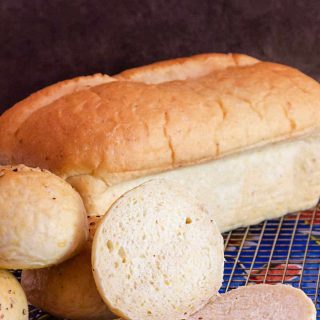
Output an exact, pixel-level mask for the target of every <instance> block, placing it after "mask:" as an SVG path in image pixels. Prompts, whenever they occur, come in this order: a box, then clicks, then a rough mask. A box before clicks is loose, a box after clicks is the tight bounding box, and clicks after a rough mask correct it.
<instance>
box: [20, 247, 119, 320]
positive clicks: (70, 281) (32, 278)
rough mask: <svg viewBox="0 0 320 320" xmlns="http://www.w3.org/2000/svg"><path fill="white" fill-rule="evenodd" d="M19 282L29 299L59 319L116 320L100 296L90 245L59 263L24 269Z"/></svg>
mask: <svg viewBox="0 0 320 320" xmlns="http://www.w3.org/2000/svg"><path fill="white" fill-rule="evenodd" d="M21 284H22V287H23V288H24V290H25V292H26V295H27V298H28V301H29V302H30V303H31V304H32V305H34V306H36V307H38V308H39V309H42V310H45V311H46V312H48V313H50V314H52V315H54V316H56V317H60V318H67V319H77V320H80V319H82V320H106V319H115V318H116V316H114V315H113V314H112V313H111V312H110V311H109V310H108V307H107V306H106V304H105V303H104V302H103V300H102V299H101V297H100V295H99V293H98V291H97V288H96V285H95V282H94V280H93V275H92V268H91V244H90V243H88V245H87V246H86V248H85V249H84V250H83V251H82V252H81V253H80V254H79V255H77V256H75V257H73V258H71V259H69V260H68V261H65V262H63V263H62V264H60V265H57V266H53V267H49V268H44V269H37V270H23V271H22V275H21Z"/></svg>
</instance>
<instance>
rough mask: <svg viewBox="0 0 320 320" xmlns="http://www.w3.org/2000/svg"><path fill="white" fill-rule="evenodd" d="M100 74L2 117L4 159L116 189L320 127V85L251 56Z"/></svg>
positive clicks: (203, 58)
mask: <svg viewBox="0 0 320 320" xmlns="http://www.w3.org/2000/svg"><path fill="white" fill-rule="evenodd" d="M100 77H101V78H100V79H99V81H97V83H90V85H88V86H86V85H84V86H81V87H80V88H78V89H77V90H70V91H67V92H64V91H61V90H62V89H59V88H57V89H56V92H55V93H54V94H51V93H50V92H48V91H46V90H47V89H44V90H42V91H40V92H39V93H37V94H36V95H38V96H40V95H42V93H43V92H46V93H45V94H46V95H47V96H48V97H49V98H48V100H41V103H39V102H38V101H37V100H36V99H35V100H34V99H32V98H27V99H26V100H24V101H23V102H20V103H19V104H18V105H16V106H14V107H13V108H12V109H10V110H9V111H7V112H6V113H5V114H4V115H2V117H1V118H0V132H1V134H0V162H2V163H5V164H6V163H9V162H10V163H25V164H27V165H31V166H40V167H42V168H47V169H50V170H51V171H53V172H55V173H56V174H59V175H60V176H63V177H65V178H66V177H70V176H74V175H81V174H90V175H94V176H96V177H100V178H102V179H103V180H104V181H105V182H106V183H107V184H108V185H112V184H114V183H117V182H120V181H124V180H129V179H132V178H134V177H138V176H142V175H146V174H150V173H154V172H160V171H164V170H169V169H173V168H176V167H180V166H186V165H191V164H196V163H201V162H205V161H209V160H213V159H216V158H220V157H223V156H225V155H227V154H233V153H237V152H241V151H243V150H246V149H251V148H254V147H257V146H263V145H266V144H270V143H273V142H276V141H281V140H285V139H290V138H295V137H298V136H302V135H304V134H309V133H312V132H314V131H317V130H319V127H320V86H319V84H318V83H317V82H316V81H314V80H313V79H311V78H309V77H308V76H306V75H304V74H303V73H301V72H299V71H298V70H295V69H293V68H290V67H287V66H283V65H279V64H274V63H268V62H259V61H258V60H256V59H253V58H250V57H247V56H244V55H223V54H209V55H199V56H195V57H190V58H184V59H177V60H171V61H170V60H169V61H166V62H161V63H158V64H155V65H151V66H146V67H142V68H136V69H134V70H131V71H126V72H124V73H122V74H120V75H118V76H116V78H117V79H118V80H117V81H113V80H115V79H111V78H110V77H108V76H100ZM86 79H88V78H86ZM126 79H128V80H126ZM177 79H178V80H177ZM111 80H112V81H111ZM69 81H71V82H69V83H72V81H79V80H69ZM139 81H143V82H139ZM105 82H106V83H105ZM101 83H102V84H101ZM60 86H61V85H60ZM51 95H52V96H51ZM21 105H23V107H21ZM21 114H23V116H21V119H20V120H19V121H17V122H16V120H15V117H17V116H18V117H20V116H19V115H21ZM10 123H15V124H14V125H13V126H11V125H9V124H10Z"/></svg>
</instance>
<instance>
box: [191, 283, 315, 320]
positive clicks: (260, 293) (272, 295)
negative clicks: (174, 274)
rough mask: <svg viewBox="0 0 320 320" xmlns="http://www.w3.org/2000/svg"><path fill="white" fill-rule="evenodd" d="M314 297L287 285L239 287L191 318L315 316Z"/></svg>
mask: <svg viewBox="0 0 320 320" xmlns="http://www.w3.org/2000/svg"><path fill="white" fill-rule="evenodd" d="M316 316H317V312H316V308H315V305H314V304H313V302H312V300H311V299H310V298H309V297H308V296H307V295H306V294H305V293H304V292H303V291H302V290H300V289H296V288H293V287H291V286H288V285H283V284H277V285H267V284H259V285H253V286H247V287H239V288H237V289H234V290H231V291H229V292H227V293H225V294H222V295H220V296H217V297H215V298H214V299H212V300H211V302H210V303H209V304H208V305H207V306H205V307H204V308H203V309H202V310H200V311H199V312H197V313H196V314H194V315H193V316H192V317H190V318H189V319H188V320H199V319H201V320H288V319H290V320H316Z"/></svg>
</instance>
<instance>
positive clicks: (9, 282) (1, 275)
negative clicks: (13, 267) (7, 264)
mask: <svg viewBox="0 0 320 320" xmlns="http://www.w3.org/2000/svg"><path fill="white" fill-rule="evenodd" d="M0 319H1V320H28V303H27V298H26V295H25V293H24V292H23V290H22V288H21V286H20V283H19V282H18V281H17V279H16V278H15V277H14V276H13V275H12V274H11V273H10V272H8V271H5V270H0Z"/></svg>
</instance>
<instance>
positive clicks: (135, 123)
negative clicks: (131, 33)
mask: <svg viewBox="0 0 320 320" xmlns="http://www.w3.org/2000/svg"><path fill="white" fill-rule="evenodd" d="M319 135H320V85H319V84H318V83H317V82H316V81H314V80H312V79H311V78H309V77H308V76H306V75H304V74H303V73H301V72H299V71H298V70H295V69H293V68H290V67H287V66H283V65H279V64H275V63H268V62H262V61H259V60H257V59H254V58H252V57H249V56H246V55H239V54H203V55H197V56H193V57H189V58H180V59H175V60H169V61H163V62H158V63H155V64H152V65H149V66H143V67H139V68H135V69H131V70H127V71H124V72H122V73H120V74H118V75H115V76H113V77H110V76H108V75H100V74H98V75H94V76H86V77H80V78H76V79H71V80H67V81H63V82H60V83H58V84H55V85H52V86H50V87H47V88H45V89H42V90H40V91H39V92H37V93H35V94H33V95H31V96H30V97H28V98H26V99H25V100H23V101H21V102H19V103H17V104H16V105H15V106H13V107H12V108H11V109H9V110H8V111H6V112H5V113H4V114H3V115H2V116H1V117H0V165H1V166H0V268H3V269H23V271H22V280H21V282H22V287H23V289H24V290H23V289H22V288H21V286H20V285H19V283H18V282H17V281H16V280H15V279H14V277H13V276H12V275H11V274H10V273H8V272H7V271H0V318H1V317H2V318H1V319H5V320H10V319H18V320H19V319H27V317H28V316H27V308H28V307H27V303H26V296H27V298H28V300H29V302H30V303H32V304H33V305H35V306H37V307H39V308H41V309H43V310H46V311H47V312H49V313H51V314H52V315H55V316H57V317H61V318H68V319H86V320H90V319H116V318H119V317H121V318H122V319H128V320H129V319H132V320H145V319H150V320H153V319H154V320H156V319H157V320H162V319H163V320H165V319H166V320H168V319H169V320H182V319H184V320H185V319H190V320H192V319H203V320H213V319H215V320H224V319H228V320H231V319H247V320H248V319H252V320H253V319H268V320H271V319H277V320H279V319H289V318H290V319H293V320H294V319H297V320H298V319H299V320H301V319H305V320H314V319H315V318H316V311H315V307H314V305H313V303H312V302H311V300H310V299H309V298H308V297H307V296H306V295H305V294H304V293H303V292H302V291H301V290H298V289H294V288H291V287H288V286H284V285H277V286H268V285H255V286H253V287H246V288H239V289H236V290H233V291H231V292H229V293H226V294H223V295H218V291H219V289H220V286H221V283H222V279H223V241H222V236H221V232H224V231H227V230H232V229H234V228H237V227H240V226H248V225H251V224H255V223H258V222H260V221H262V220H265V219H270V218H276V217H279V216H281V215H283V214H285V213H287V212H289V211H298V210H302V209H306V208H310V207H312V206H313V205H315V204H316V202H317V201H318V198H319V195H320V139H319ZM9 287H10V288H11V287H12V288H13V289H8V290H7V291H6V288H9ZM11 290H14V292H15V294H16V295H15V297H11V296H8V293H9V291H11ZM2 292H4V295H3V293H2ZM24 292H25V293H26V296H25V293H24ZM8 299H9V300H8ZM12 299H13V300H12ZM7 301H14V303H13V302H12V303H11V302H10V303H11V304H9V306H10V307H5V309H4V308H3V307H2V306H4V305H5V306H6V305H7ZM289 302H290V304H289ZM11 305H13V307H12V308H11ZM292 306H294V307H292ZM261 315H263V316H261ZM261 317H262V318H261Z"/></svg>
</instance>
